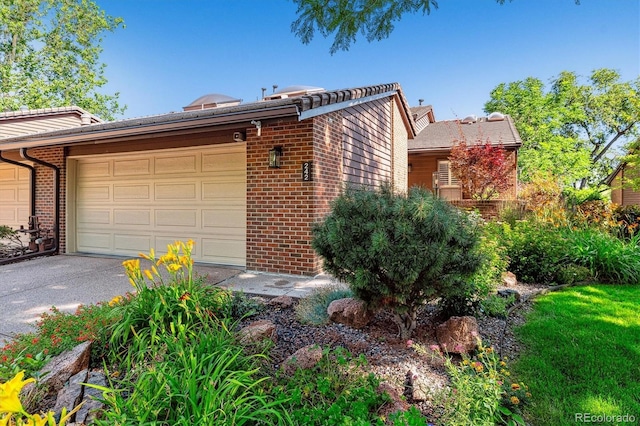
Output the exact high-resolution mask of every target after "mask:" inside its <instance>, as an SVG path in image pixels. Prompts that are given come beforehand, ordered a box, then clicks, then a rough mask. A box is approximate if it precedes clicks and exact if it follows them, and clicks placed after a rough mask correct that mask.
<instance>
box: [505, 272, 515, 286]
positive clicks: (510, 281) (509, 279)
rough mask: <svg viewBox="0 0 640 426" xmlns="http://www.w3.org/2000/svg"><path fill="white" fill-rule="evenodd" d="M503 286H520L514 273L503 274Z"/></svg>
mask: <svg viewBox="0 0 640 426" xmlns="http://www.w3.org/2000/svg"><path fill="white" fill-rule="evenodd" d="M502 284H503V285H504V286H505V287H515V286H517V285H518V279H517V278H516V274H514V273H513V272H505V273H503V274H502Z"/></svg>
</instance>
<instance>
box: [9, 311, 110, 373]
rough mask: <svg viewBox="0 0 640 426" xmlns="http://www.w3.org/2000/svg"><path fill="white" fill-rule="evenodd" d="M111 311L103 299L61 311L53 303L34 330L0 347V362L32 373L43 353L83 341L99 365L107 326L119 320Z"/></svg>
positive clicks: (57, 351) (39, 365)
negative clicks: (90, 343)
mask: <svg viewBox="0 0 640 426" xmlns="http://www.w3.org/2000/svg"><path fill="white" fill-rule="evenodd" d="M112 311H113V307H112V306H109V304H107V303H100V304H96V305H86V306H85V305H81V306H79V307H78V308H77V309H76V311H75V313H67V312H62V311H60V310H59V309H57V308H56V307H55V306H54V307H52V308H50V309H49V311H48V312H45V313H43V314H42V315H41V316H40V319H39V320H38V321H37V323H36V327H37V330H36V332H34V333H25V334H19V335H17V336H16V337H15V338H14V339H13V340H12V341H11V342H9V343H7V344H6V345H5V346H4V347H3V348H2V349H1V350H0V365H3V366H4V365H7V364H9V365H10V364H14V365H15V366H17V368H18V369H19V370H25V372H26V373H27V374H28V375H30V376H32V375H33V374H35V373H36V372H37V371H38V370H39V369H40V368H42V367H43V366H44V363H45V360H46V359H47V357H50V356H55V355H58V354H60V353H62V352H64V351H65V350H69V349H72V348H73V347H75V346H76V345H78V344H80V343H82V342H85V341H92V342H93V344H92V345H91V362H92V363H93V365H100V363H101V361H100V360H101V359H102V357H103V356H104V355H105V354H106V353H107V352H108V346H109V338H110V329H111V327H112V325H113V324H115V323H117V322H118V321H119V320H120V316H119V315H117V314H114V313H113V312H112ZM38 354H42V355H43V357H44V358H39V356H38ZM5 378H6V377H5Z"/></svg>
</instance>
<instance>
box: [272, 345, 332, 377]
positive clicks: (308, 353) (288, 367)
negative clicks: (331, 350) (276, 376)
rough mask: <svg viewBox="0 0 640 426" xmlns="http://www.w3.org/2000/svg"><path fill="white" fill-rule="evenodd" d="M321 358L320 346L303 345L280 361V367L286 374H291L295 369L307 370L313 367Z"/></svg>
mask: <svg viewBox="0 0 640 426" xmlns="http://www.w3.org/2000/svg"><path fill="white" fill-rule="evenodd" d="M321 359H322V348H321V347H319V346H318V345H307V346H304V347H302V348H300V349H298V350H297V351H295V352H294V353H293V354H291V355H289V357H287V359H285V360H284V362H283V363H282V367H281V368H282V369H283V371H284V373H285V374H286V375H288V376H292V375H293V374H294V373H295V372H296V370H298V369H303V370H307V369H310V368H313V367H315V366H316V365H317V364H318V363H319V362H320V360H321Z"/></svg>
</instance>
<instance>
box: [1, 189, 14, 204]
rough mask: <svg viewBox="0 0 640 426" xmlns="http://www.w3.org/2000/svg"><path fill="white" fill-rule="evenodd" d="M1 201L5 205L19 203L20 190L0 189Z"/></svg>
mask: <svg viewBox="0 0 640 426" xmlns="http://www.w3.org/2000/svg"><path fill="white" fill-rule="evenodd" d="M0 201H2V202H5V203H12V202H15V201H18V189H17V188H0Z"/></svg>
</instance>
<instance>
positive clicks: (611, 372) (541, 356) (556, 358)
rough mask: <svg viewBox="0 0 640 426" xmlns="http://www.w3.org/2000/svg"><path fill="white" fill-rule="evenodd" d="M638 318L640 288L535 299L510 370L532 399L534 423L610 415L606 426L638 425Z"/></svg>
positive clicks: (596, 288)
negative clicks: (518, 351)
mask: <svg viewBox="0 0 640 426" xmlns="http://www.w3.org/2000/svg"><path fill="white" fill-rule="evenodd" d="M638 312H640V288H639V287H637V286H613V285H591V286H581V287H573V288H569V289H565V290H563V291H560V292H554V293H550V294H547V295H544V296H542V297H540V298H538V299H537V300H536V302H535V303H534V310H533V312H532V313H531V314H530V315H529V316H528V317H527V321H526V323H525V324H524V325H523V326H522V327H521V328H520V329H519V331H518V334H519V336H520V338H521V340H522V343H523V344H524V347H525V348H526V349H525V351H524V352H523V353H522V354H521V356H520V358H519V359H518V360H517V361H516V362H515V364H514V365H513V370H514V371H515V372H516V373H517V374H518V376H519V377H520V378H521V379H522V380H523V381H524V382H525V383H527V384H528V385H529V387H530V390H531V393H532V394H533V395H534V398H533V399H532V403H531V406H530V408H529V409H528V410H527V417H528V421H530V422H531V424H533V425H551V424H552V425H559V426H561V425H568V424H574V423H575V422H577V421H579V419H584V415H585V414H587V413H588V414H589V415H591V416H594V418H595V417H597V416H609V419H610V421H608V422H604V423H602V424H625V423H624V417H623V416H625V415H631V416H635V420H633V421H631V422H628V421H627V423H628V424H633V423H635V422H636V421H638V420H639V418H640V400H639V399H638V395H640V338H639V336H640V317H639V316H638ZM576 416H582V417H576ZM618 416H620V417H618ZM603 418H604V417H603ZM627 420H628V417H627Z"/></svg>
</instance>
